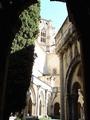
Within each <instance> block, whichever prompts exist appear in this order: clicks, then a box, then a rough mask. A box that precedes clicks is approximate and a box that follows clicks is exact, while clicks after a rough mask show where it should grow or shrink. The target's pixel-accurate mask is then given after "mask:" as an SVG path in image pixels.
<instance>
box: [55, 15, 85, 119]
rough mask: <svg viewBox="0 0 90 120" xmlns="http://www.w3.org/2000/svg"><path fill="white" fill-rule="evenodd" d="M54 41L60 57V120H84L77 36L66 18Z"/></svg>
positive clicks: (81, 76)
mask: <svg viewBox="0 0 90 120" xmlns="http://www.w3.org/2000/svg"><path fill="white" fill-rule="evenodd" d="M55 39H56V53H57V54H58V55H59V57H60V82H61V119H62V120H85V115H84V96H83V74H82V63H81V56H80V54H81V53H80V43H79V36H78V34H77V32H76V29H75V27H74V25H73V24H72V23H71V22H70V21H69V18H68V17H67V18H66V20H65V21H64V23H63V25H62V27H61V28H60V30H59V31H58V33H57V35H56V37H55Z"/></svg>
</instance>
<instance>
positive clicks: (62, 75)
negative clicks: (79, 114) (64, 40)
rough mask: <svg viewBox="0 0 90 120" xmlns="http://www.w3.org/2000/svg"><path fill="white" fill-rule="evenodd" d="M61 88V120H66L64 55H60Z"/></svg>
mask: <svg viewBox="0 0 90 120" xmlns="http://www.w3.org/2000/svg"><path fill="white" fill-rule="evenodd" d="M60 86H61V114H60V118H61V120H65V113H64V92H65V91H64V73H63V55H62V54H60Z"/></svg>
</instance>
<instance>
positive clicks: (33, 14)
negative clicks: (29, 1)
mask: <svg viewBox="0 0 90 120" xmlns="http://www.w3.org/2000/svg"><path fill="white" fill-rule="evenodd" d="M19 18H20V20H21V22H22V25H21V28H20V30H19V32H18V33H17V34H16V36H15V39H14V40H13V43H12V47H11V53H13V52H16V51H18V50H21V49H23V48H24V47H27V46H29V45H32V44H34V41H35V40H36V39H37V36H38V31H39V29H38V25H39V19H40V1H38V3H36V4H34V5H31V6H29V7H28V8H27V9H26V10H24V11H23V12H22V13H21V14H20V16H19Z"/></svg>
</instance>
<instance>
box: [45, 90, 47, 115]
mask: <svg viewBox="0 0 90 120" xmlns="http://www.w3.org/2000/svg"><path fill="white" fill-rule="evenodd" d="M45 115H47V89H46V90H45Z"/></svg>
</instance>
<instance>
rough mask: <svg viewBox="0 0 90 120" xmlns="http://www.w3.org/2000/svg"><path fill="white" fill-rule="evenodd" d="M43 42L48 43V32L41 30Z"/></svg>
mask: <svg viewBox="0 0 90 120" xmlns="http://www.w3.org/2000/svg"><path fill="white" fill-rule="evenodd" d="M41 42H43V43H45V42H46V30H45V28H43V29H42V30H41Z"/></svg>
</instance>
